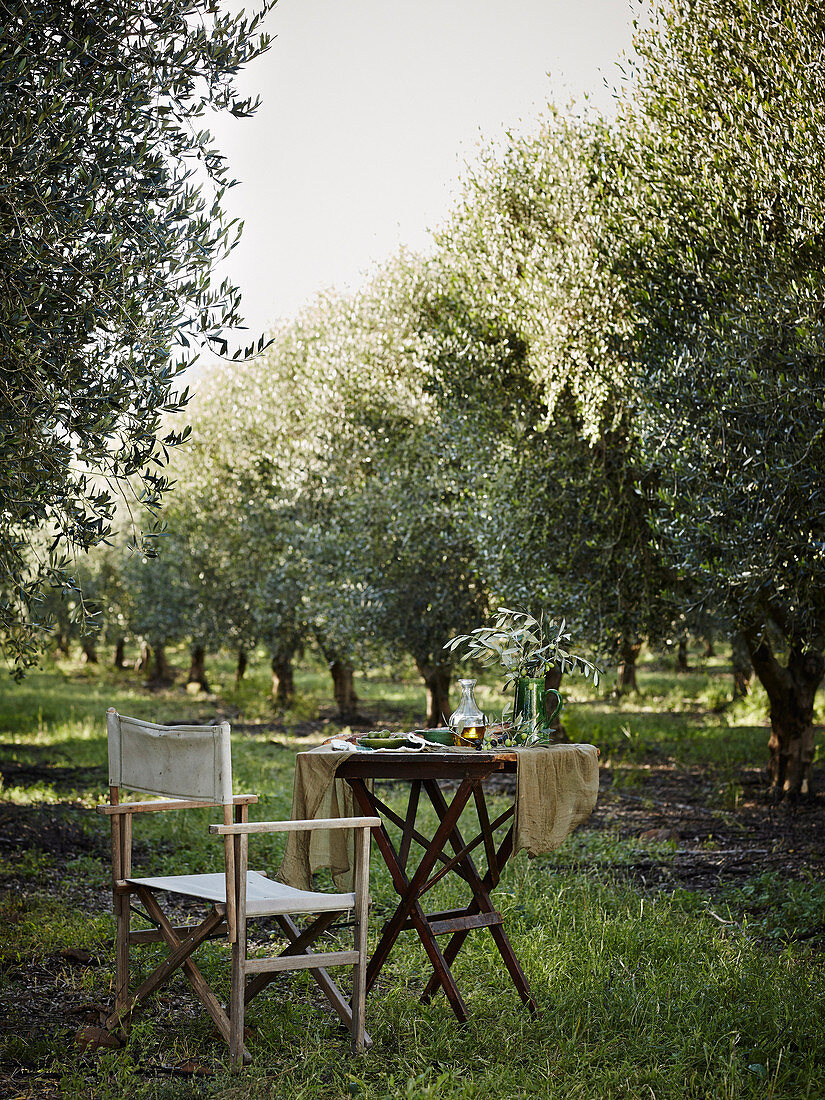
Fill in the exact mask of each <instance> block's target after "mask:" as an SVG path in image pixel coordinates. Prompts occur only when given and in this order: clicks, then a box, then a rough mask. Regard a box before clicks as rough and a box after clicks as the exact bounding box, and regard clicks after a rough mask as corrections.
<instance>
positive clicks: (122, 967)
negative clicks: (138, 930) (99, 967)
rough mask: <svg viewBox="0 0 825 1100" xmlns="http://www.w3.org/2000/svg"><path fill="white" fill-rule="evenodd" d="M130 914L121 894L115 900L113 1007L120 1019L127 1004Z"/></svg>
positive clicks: (125, 1022) (126, 898)
mask: <svg viewBox="0 0 825 1100" xmlns="http://www.w3.org/2000/svg"><path fill="white" fill-rule="evenodd" d="M130 927H131V914H130V911H129V895H128V894H121V895H120V896H119V897H118V898H117V899H116V901H115V1009H114V1015H115V1016H116V1017H118V1018H119V1019H120V1014H121V1012H122V1011H123V1010H124V1009H125V1008H126V1006H127V1005H128V1004H129V929H130ZM120 1026H121V1027H127V1026H128V1017H125V1018H123V1019H122V1020H121V1024H120Z"/></svg>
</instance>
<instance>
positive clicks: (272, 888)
mask: <svg viewBox="0 0 825 1100" xmlns="http://www.w3.org/2000/svg"><path fill="white" fill-rule="evenodd" d="M126 881H127V882H128V883H129V884H130V885H133V886H146V887H148V888H149V889H150V890H163V891H165V892H166V893H169V894H182V895H183V896H184V897H187V898H198V899H200V900H201V901H211V902H215V903H218V904H220V905H225V904H226V876H225V875H224V874H216V875H166V876H164V877H162V878H127V879H126ZM354 908H355V894H354V893H352V894H320V893H318V891H316V890H296V889H295V888H294V887H293V886H287V885H285V884H284V883H282V882H273V881H272V879H269V878H266V877H265V876H264V875H261V874H259V873H258V872H257V871H247V874H246V915H247V917H274V916H280V915H282V914H283V913H329V912H340V911H341V909H354Z"/></svg>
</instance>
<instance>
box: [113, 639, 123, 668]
mask: <svg viewBox="0 0 825 1100" xmlns="http://www.w3.org/2000/svg"><path fill="white" fill-rule="evenodd" d="M112 664H113V665H114V666H115V668H116V669H118V670H120V671H122V670H123V669H124V668H126V639H125V638H118V640H117V642H116V643H115V655H114V659H113V661H112Z"/></svg>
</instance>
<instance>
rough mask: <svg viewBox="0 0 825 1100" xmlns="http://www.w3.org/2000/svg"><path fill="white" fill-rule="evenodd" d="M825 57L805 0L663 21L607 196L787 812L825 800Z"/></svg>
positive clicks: (659, 459)
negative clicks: (817, 778) (819, 724)
mask: <svg viewBox="0 0 825 1100" xmlns="http://www.w3.org/2000/svg"><path fill="white" fill-rule="evenodd" d="M823 44H825V13H824V12H823V11H822V9H821V8H820V7H819V6H818V5H812V4H809V3H807V2H806V0H748V2H747V3H746V2H744V0H673V2H672V3H670V4H668V5H667V6H664V7H663V8H662V9H660V12H659V15H658V17H657V18H656V20H655V21H654V24H653V26H652V28H651V29H650V30H649V31H648V32H646V33H645V34H643V35H641V36H640V38H639V42H638V51H639V54H640V58H641V66H640V72H639V76H638V79H637V80H636V82H635V83H634V84H633V85H632V86H631V87H630V88H629V89H628V91H627V95H626V103H625V112H624V116H623V126H624V132H625V136H626V141H625V145H624V148H623V150H622V151H621V155H620V156H619V157H618V159H617V162H616V164H615V170H614V169H611V172H610V173H609V174H608V175H607V177H606V178H607V179H608V180H609V186H608V187H607V188H606V190H605V194H606V196H607V199H608V204H607V205H608V210H609V219H610V224H609V232H608V233H607V234H606V236H605V257H606V259H607V258H608V257H609V260H610V262H615V266H616V270H617V273H618V274H619V277H620V278H621V280H622V282H623V284H624V285H625V287H626V292H627V295H628V299H629V301H630V302H631V303H632V310H633V326H632V340H631V341H630V342H629V344H628V351H629V353H631V354H632V356H633V359H634V362H635V370H636V371H637V373H638V376H639V400H638V409H639V414H640V416H639V428H640V432H641V437H642V441H643V446H644V455H645V461H646V462H647V464H648V465H649V466H650V468H651V469H652V470H653V471H654V473H655V478H656V483H657V486H658V492H659V495H660V498H661V501H662V504H663V510H662V513H661V514H660V519H659V523H658V530H659V536H660V538H661V540H662V542H663V544H664V545H665V546H666V549H667V552H668V554H669V557H670V559H671V560H672V562H673V564H674V566H676V567H678V568H679V570H680V571H681V572H682V573H683V574H684V575H688V576H690V577H691V578H692V579H693V581H694V583H695V584H696V585H697V586H698V587H699V588H700V589H701V591H702V593H703V595H704V600H705V602H706V604H707V605H708V606H709V608H710V609H711V610H712V611H714V612H716V611H722V612H723V613H724V615H725V617H726V618H727V619H729V620H731V621H732V622H733V623H734V624H735V625H736V626H737V627H738V629H739V630H741V632H742V634H743V636H744V638H745V640H746V643H747V647H748V650H749V653H750V658H751V661H752V663H753V669H754V671H755V673H756V675H757V676H758V678H759V680H760V681H761V683H762V685H763V686H764V688H765V690H766V692H767V695H768V699H769V702H770V718H771V735H770V776H771V783H772V787H773V790H774V792H775V793H776V794H777V795H778V794H781V793H783V792H784V793H787V794H798V793H804V792H806V791H808V790H809V789H810V783H811V767H812V762H813V756H814V730H813V703H814V696H815V693H816V690H817V688H818V686H819V684H820V683H821V680H822V676H823V670H825V656H824V651H825V553H824V552H823V547H825V387H823V378H825V314H823V310H822V301H823V296H825V267H823V263H822V255H823V243H824V242H825V68H823V65H822V51H823Z"/></svg>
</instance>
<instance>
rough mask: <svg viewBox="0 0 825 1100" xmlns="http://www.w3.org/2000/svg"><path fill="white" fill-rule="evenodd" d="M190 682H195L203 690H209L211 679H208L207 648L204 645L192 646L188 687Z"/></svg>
mask: <svg viewBox="0 0 825 1100" xmlns="http://www.w3.org/2000/svg"><path fill="white" fill-rule="evenodd" d="M189 684H195V685H196V686H197V687H199V688H200V690H201V691H209V681H208V680H207V679H206V648H205V647H204V646H202V645H193V646H192V650H191V663H190V665H189V674H188V675H187V677H186V685H187V687H188V686H189Z"/></svg>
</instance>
